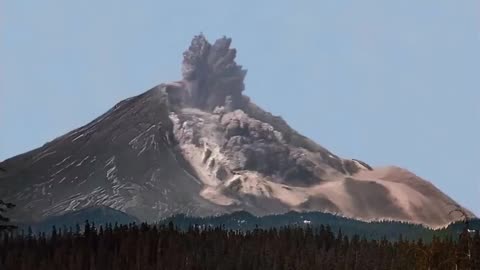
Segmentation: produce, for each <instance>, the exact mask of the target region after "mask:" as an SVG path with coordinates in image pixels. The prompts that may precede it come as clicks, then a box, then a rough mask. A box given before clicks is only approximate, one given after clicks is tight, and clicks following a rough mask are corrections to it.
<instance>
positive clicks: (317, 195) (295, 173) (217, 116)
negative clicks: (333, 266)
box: [0, 35, 473, 226]
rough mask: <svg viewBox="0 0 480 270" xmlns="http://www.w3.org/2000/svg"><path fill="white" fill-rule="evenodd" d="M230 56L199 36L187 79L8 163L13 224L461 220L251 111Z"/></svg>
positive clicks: (2, 183)
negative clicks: (227, 216)
mask: <svg viewBox="0 0 480 270" xmlns="http://www.w3.org/2000/svg"><path fill="white" fill-rule="evenodd" d="M230 45H231V39H229V38H225V37H223V38H220V39H218V40H217V41H216V42H214V43H213V45H212V44H210V43H209V42H208V41H207V40H206V38H205V37H204V36H203V35H199V36H196V37H194V38H193V40H192V43H191V45H190V47H189V48H188V49H187V50H186V51H185V53H184V59H183V63H182V79H181V80H179V81H175V82H169V83H163V84H160V85H159V86H157V87H154V88H153V89H151V90H149V91H147V92H146V93H144V94H142V95H139V96H136V97H133V98H130V99H127V100H125V101H122V102H120V103H119V104H117V105H115V107H114V108H112V109H111V110H110V111H108V112H107V113H105V114H104V115H102V116H100V117H99V118H97V119H95V120H94V121H92V122H91V123H89V124H87V125H85V126H83V127H80V128H78V129H76V130H74V131H72V132H69V133H68V134H65V135H63V136H61V137H59V138H57V139H55V140H53V141H52V142H49V143H47V144H45V145H44V146H42V147H40V148H38V149H35V150H32V151H30V152H28V153H25V154H22V155H19V156H16V157H13V158H11V159H8V160H6V161H4V162H2V163H0V168H5V169H6V170H7V172H6V173H3V174H2V175H0V198H2V199H5V200H6V201H11V202H13V203H15V204H16V205H17V208H16V209H15V212H14V213H13V216H12V217H13V218H14V219H16V220H18V221H29V220H40V219H42V218H45V217H48V216H52V215H60V214H63V213H65V212H69V211H74V210H78V209H81V208H85V207H90V206H109V207H112V208H115V209H118V210H121V211H124V212H127V213H129V214H131V215H133V216H135V217H137V218H139V219H142V220H148V221H155V220H158V219H159V218H162V217H167V216H170V215H173V214H178V213H185V214H189V215H196V216H206V215H215V214H220V213H225V212H231V211H236V210H246V211H249V212H251V213H253V214H257V215H263V214H273V213H282V212H286V211H290V210H297V211H329V212H335V213H338V214H341V215H345V216H348V217H353V218H358V219H363V220H379V219H393V220H403V221H409V222H415V223H423V224H426V225H430V226H442V225H445V224H447V223H449V222H451V221H454V220H457V219H460V218H463V217H461V216H459V215H458V213H455V214H450V212H451V210H453V209H452V207H454V206H455V205H456V203H455V202H454V201H453V200H452V199H451V198H449V197H448V196H446V195H445V194H443V193H442V192H441V191H440V190H438V189H436V188H435V187H434V186H433V185H432V184H430V183H429V182H427V181H425V180H423V179H421V178H419V177H418V176H416V175H414V174H412V173H410V172H408V171H405V170H403V169H400V168H396V167H387V168H372V167H371V166H370V165H368V164H367V163H365V162H363V161H360V160H357V159H344V158H341V157H339V156H337V155H335V154H333V153H332V152H330V151H328V150H327V149H326V148H324V147H322V146H320V145H318V144H317V143H315V142H314V141H312V140H310V139H308V138H306V137H305V136H303V135H301V134H299V133H298V132H297V131H295V130H294V129H293V128H291V127H290V126H289V125H288V124H287V123H286V122H285V121H284V120H283V119H282V118H281V117H278V116H274V115H272V114H271V113H269V112H266V111H264V110H263V109H261V108H260V107H258V106H257V105H255V104H254V103H253V102H251V101H250V99H249V98H248V97H246V96H244V95H242V92H243V90H244V82H243V81H244V78H245V75H246V71H245V70H244V69H242V67H241V66H239V65H237V63H236V62H235V56H236V50H235V49H233V48H230ZM466 211H467V210H466ZM467 212H468V211H467ZM468 213H469V214H470V215H472V214H471V213H470V212H468ZM472 216H473V215H472Z"/></svg>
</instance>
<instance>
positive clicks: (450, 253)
mask: <svg viewBox="0 0 480 270" xmlns="http://www.w3.org/2000/svg"><path fill="white" fill-rule="evenodd" d="M457 240H458V241H457ZM0 269H2V270H3V269H5V270H14V269H21V270H30V269H35V270H56V269H58V270H109V269H112V270H122V269H125V270H127V269H128V270H133V269H135V270H140V269H141V270H150V269H152V270H153V269H162V270H168V269H174V270H183V269H192V270H193V269H195V270H196V269H198V270H200V269H208V270H211V269H214V270H215V269H218V270H229V269H232V270H233V269H239V270H240V269H241V270H244V269H259V270H266V269H282V270H283V269H284V270H287V269H288V270H290V269H301V270H305V269H325V270H328V269H332V270H337V269H338V270H340V269H342V270H343V269H354V270H363V269H364V270H372V269H398V270H400V269H401V270H404V269H438V270H441V269H445V270H446V269H448V270H450V269H480V236H479V234H478V232H476V233H473V234H472V233H470V232H468V231H467V230H466V231H465V232H464V233H462V234H461V235H460V238H459V239H451V238H450V239H439V238H434V239H433V240H432V241H431V242H430V243H428V244H425V243H423V242H422V241H409V240H403V239H399V240H398V241H395V242H391V241H387V240H380V241H379V240H367V239H366V238H360V237H359V236H353V237H348V236H346V235H343V233H342V232H341V231H340V232H337V233H334V232H332V231H331V229H330V227H328V226H327V227H324V226H320V227H316V228H311V227H307V228H302V227H285V228H281V229H275V228H273V229H268V230H264V229H254V230H252V231H248V232H244V231H234V230H225V229H222V228H214V229H212V228H210V229H208V228H207V229H199V228H198V227H190V228H189V229H188V230H186V231H185V230H178V229H177V228H176V227H174V226H173V224H172V223H170V224H168V225H147V224H141V225H135V224H130V225H120V226H118V225H114V226H112V225H107V226H105V227H99V228H95V226H94V225H90V224H88V223H87V224H86V225H85V227H84V228H83V229H80V227H77V228H76V229H75V230H74V231H72V230H71V229H68V230H66V229H63V230H57V229H55V228H54V229H53V232H52V234H51V236H49V237H47V236H46V235H45V234H39V235H32V234H30V233H28V232H27V233H20V234H16V235H12V234H4V235H3V236H2V239H1V243H0Z"/></svg>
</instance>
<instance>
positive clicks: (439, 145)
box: [0, 0, 480, 214]
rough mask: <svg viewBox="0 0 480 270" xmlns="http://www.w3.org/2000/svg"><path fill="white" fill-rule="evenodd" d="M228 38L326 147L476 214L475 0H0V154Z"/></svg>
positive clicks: (478, 94)
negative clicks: (424, 185)
mask: <svg viewBox="0 0 480 270" xmlns="http://www.w3.org/2000/svg"><path fill="white" fill-rule="evenodd" d="M199 32H203V33H204V34H205V35H206V36H207V38H209V39H210V40H214V39H215V38H217V37H220V36H222V35H227V36H230V37H232V38H233V46H234V47H236V48H237V49H238V58H237V62H239V63H240V64H242V65H243V66H244V67H245V68H247V69H248V75H247V79H246V94H247V95H249V96H251V97H252V99H253V100H254V101H255V102H256V103H258V104H260V105H261V106H262V107H264V108H265V109H267V110H270V111H272V112H273V113H274V114H277V115H281V116H282V117H283V118H285V119H286V120H287V121H288V122H289V123H290V124H291V125H292V126H293V127H294V128H296V129H297V130H299V131H300V132H301V133H303V134H305V135H307V136H309V137H311V138H313V139H314V140H315V141H317V142H318V143H320V144H322V145H323V146H325V147H327V148H329V149H330V150H331V151H333V152H335V153H337V154H339V155H341V156H343V157H351V158H358V159H362V160H365V161H367V162H369V163H370V164H372V165H375V166H381V165H389V164H395V165H399V166H402V167H405V168H408V169H409V170H412V171H414V172H415V173H417V174H418V175H420V176H422V177H424V178H426V179H428V180H430V181H432V182H433V183H434V184H435V185H437V186H438V187H439V188H440V189H442V190H443V191H445V192H446V193H447V194H449V195H450V196H452V197H453V198H455V199H456V200H457V201H459V202H460V203H462V204H464V205H466V206H467V207H468V208H470V209H472V210H474V211H475V212H476V213H477V214H480V199H479V197H480V176H479V174H478V173H477V171H478V168H479V164H480V157H479V153H480V141H479V139H480V125H479V120H480V106H479V102H480V91H479V90H480V88H479V86H480V71H479V70H480V2H479V1H476V0H462V1H454V0H449V1H443V0H432V1H429V0H425V1H414V0H408V1H407V0H403V1H383V0H379V1H373V0H364V1H332V0H328V1H327V0H323V1H320V0H315V1H279V0H268V1H256V0H255V1H245V0H243V1H226V0H222V1H220V0H219V1H207V0H205V1H193V0H192V1H179V0H176V1H121V0H115V1H113V0H112V1H106V0H104V1H96V0H95V1H94V0H91V1H86V0H84V1H60V0H58V1H53V0H43V1H13V0H11V1H8V0H4V1H1V0H0V102H1V103H0V130H1V131H2V132H1V134H0V160H1V159H5V158H8V157H11V156H13V155H16V154H19V153H22V152H24V151H27V150H30V149H32V148H35V147H38V146H41V145H42V144H43V143H45V142H47V141H49V140H52V139H53V138H55V137H57V136H59V135H61V134H63V133H65V132H67V131H69V130H71V129H73V128H76V127H79V126H81V125H83V124H85V123H87V122H88V121H90V120H92V119H93V118H95V117H96V116H98V115H100V114H101V113H103V112H105V111H106V110H107V109H109V108H110V107H111V106H113V105H114V104H115V103H117V102H118V101H120V100H121V99H124V98H127V97H130V96H133V95H137V94H140V93H142V92H143V91H145V90H147V89H149V88H151V87H152V86H154V85H157V84H159V83H161V82H165V81H170V80H175V79H179V78H180V62H181V54H182V52H183V51H184V50H185V49H186V48H187V46H188V45H189V42H190V39H191V38H192V36H193V35H195V34H198V33H199Z"/></svg>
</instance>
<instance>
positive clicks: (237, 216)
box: [48, 211, 480, 242]
mask: <svg viewBox="0 0 480 270" xmlns="http://www.w3.org/2000/svg"><path fill="white" fill-rule="evenodd" d="M83 220H85V219H83ZM162 222H163V223H168V222H173V223H174V224H175V225H176V226H178V227H180V228H181V229H187V228H188V227H189V226H190V224H198V225H204V226H212V227H218V226H224V227H225V228H226V229H233V230H237V229H238V230H253V229H255V228H256V227H260V228H262V229H270V228H275V227H277V228H278V227H286V226H292V225H294V226H304V227H305V226H312V227H316V226H320V225H322V224H323V225H329V226H330V227H331V228H332V230H333V231H335V232H336V231H338V230H340V229H341V230H342V231H343V232H344V234H346V235H348V236H350V237H352V236H354V235H361V236H365V237H366V238H367V240H373V239H376V240H381V239H383V238H387V240H390V241H396V240H397V239H398V238H399V237H400V235H401V236H402V237H403V238H404V239H408V240H418V239H422V240H424V241H425V242H430V241H431V240H432V239H433V238H434V237H440V238H445V237H453V238H458V235H459V234H460V233H461V232H462V231H463V229H464V228H465V223H464V221H458V222H455V223H452V224H450V225H449V226H447V227H445V228H441V229H431V228H428V227H425V226H423V225H420V224H412V223H406V222H401V221H378V222H363V221H360V220H355V219H350V218H345V217H342V216H338V215H335V214H330V213H322V212H306V213H305V212H303V213H300V212H288V213H284V214H277V215H267V216H260V217H257V216H254V215H252V214H250V213H248V212H245V211H240V212H234V213H230V214H224V215H220V216H212V217H190V216H186V215H184V214H179V215H175V216H172V217H169V218H167V219H165V220H163V221H162ZM73 224H75V223H73ZM52 225H53V224H50V226H49V227H48V228H49V229H50V228H51V227H52ZM469 228H470V229H475V230H480V220H478V219H472V220H469Z"/></svg>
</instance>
